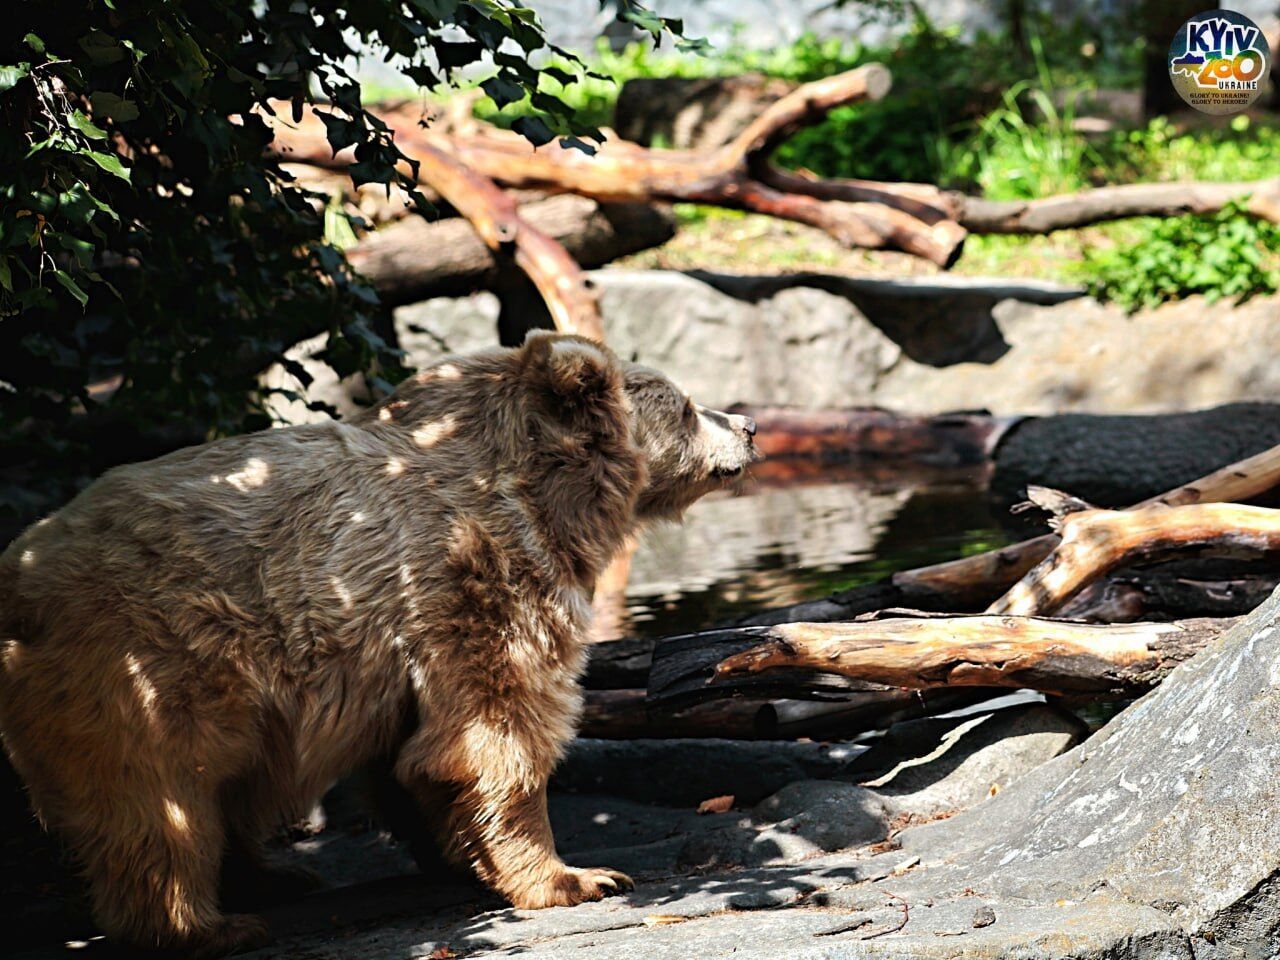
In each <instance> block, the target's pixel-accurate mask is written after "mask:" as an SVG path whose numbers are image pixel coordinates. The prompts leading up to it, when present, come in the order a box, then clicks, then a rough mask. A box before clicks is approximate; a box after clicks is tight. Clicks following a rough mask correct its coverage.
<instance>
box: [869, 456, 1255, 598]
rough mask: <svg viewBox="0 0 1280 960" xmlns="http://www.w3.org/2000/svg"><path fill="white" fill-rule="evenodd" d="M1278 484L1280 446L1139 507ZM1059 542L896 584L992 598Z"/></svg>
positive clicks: (954, 564) (911, 591)
mask: <svg viewBox="0 0 1280 960" xmlns="http://www.w3.org/2000/svg"><path fill="white" fill-rule="evenodd" d="M1277 484H1280V446H1276V447H1271V448H1270V449H1267V450H1264V451H1263V452H1261V453H1258V454H1255V455H1254V456H1252V457H1247V458H1245V459H1244V460H1240V461H1238V462H1236V463H1232V464H1228V465H1227V466H1225V467H1222V468H1221V469H1219V470H1215V471H1214V472H1213V473H1210V474H1208V475H1206V476H1204V477H1201V478H1200V479H1198V480H1193V481H1192V482H1191V483H1188V484H1184V485H1183V486H1181V487H1177V488H1175V489H1173V490H1170V491H1168V492H1167V493H1164V494H1161V495H1160V496H1158V497H1153V498H1151V499H1150V500H1146V501H1143V502H1142V503H1140V504H1138V506H1139V507H1147V506H1154V505H1156V504H1164V505H1166V506H1182V505H1186V504H1193V503H1209V502H1215V501H1216V502H1223V501H1226V502H1231V501H1242V500H1249V499H1251V498H1253V497H1256V496H1258V495H1259V494H1262V493H1266V492H1267V491H1268V490H1270V489H1272V488H1273V487H1275V486H1276V485H1277ZM1057 545H1058V537H1057V535H1056V534H1052V533H1050V534H1045V535H1044V536H1040V537H1035V538H1034V539H1031V540H1024V541H1022V542H1021V543H1015V544H1012V545H1010V546H1007V547H1001V548H1000V549H998V550H988V551H986V552H985V553H979V554H975V555H974V556H972V557H963V558H961V559H959V560H949V561H947V562H945V563H938V564H934V565H932V566H928V567H921V568H919V569H917V570H903V571H900V572H898V573H895V574H894V575H893V577H892V579H891V583H892V585H893V587H894V588H896V589H897V590H899V591H901V592H902V594H903V595H904V596H905V597H907V598H910V599H911V600H912V602H915V599H916V598H918V597H920V596H935V597H945V598H949V600H950V602H951V604H952V606H960V605H962V604H964V603H969V602H975V601H976V602H977V603H987V602H989V601H990V599H991V597H992V596H993V595H998V594H999V592H1000V591H1003V590H1008V589H1009V588H1010V587H1012V586H1013V584H1015V583H1016V582H1017V581H1018V580H1019V579H1021V578H1022V577H1023V576H1024V575H1026V573H1027V572H1028V571H1030V570H1031V568H1032V567H1034V566H1035V565H1036V564H1037V563H1039V562H1040V561H1041V560H1043V559H1044V558H1045V557H1047V556H1048V555H1049V553H1050V552H1051V551H1052V550H1053V548H1054V547H1055V546H1057Z"/></svg>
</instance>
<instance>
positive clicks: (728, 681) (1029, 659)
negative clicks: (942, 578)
mask: <svg viewBox="0 0 1280 960" xmlns="http://www.w3.org/2000/svg"><path fill="white" fill-rule="evenodd" d="M902 614H912V615H909V616H903V615H902ZM1231 622H1232V621H1230V620H1217V619H1199V620H1184V621H1179V622H1176V623H1133V624H1113V625H1098V624H1084V623H1076V622H1072V621H1065V620H1048V619H1042V618H1021V617H1009V616H983V615H978V616H959V617H956V616H942V617H936V616H928V615H922V614H915V613H914V612H912V611H894V610H889V611H884V612H883V613H882V614H881V615H880V617H879V618H876V617H868V618H864V619H861V620H859V621H855V622H852V623H831V624H820V623H790V624H780V625H778V626H773V627H739V628H732V629H728V630H715V631H709V632H706V633H700V634H693V635H690V636H688V637H683V638H679V639H678V640H674V641H672V642H669V643H665V644H662V645H661V646H659V648H658V650H657V651H656V652H655V656H654V663H653V669H652V671H651V673H650V682H649V697H650V700H651V702H653V703H656V704H663V703H665V704H671V705H674V704H677V703H693V702H699V701H702V700H707V699H712V698H716V697H724V696H728V695H730V694H733V693H738V692H742V691H744V690H752V691H759V690H762V689H771V690H773V691H775V692H777V693H778V694H780V695H785V696H798V695H807V694H810V693H811V692H812V690H813V688H814V687H815V686H816V685H818V684H819V683H822V684H829V683H830V682H831V680H832V678H842V679H843V680H844V681H845V682H847V683H855V684H864V685H865V684H873V685H880V686H882V687H890V688H895V687H896V688H905V689H912V690H921V689H928V688H933V687H953V686H978V687H1014V688H1023V687H1025V688H1029V689H1032V690H1039V691H1042V692H1045V693H1051V694H1063V695H1088V696H1091V697H1094V698H1098V699H1107V698H1128V697H1133V696H1137V695H1139V694H1141V693H1143V692H1145V691H1146V690H1148V689H1149V688H1150V687H1151V686H1152V685H1153V684H1155V683H1157V682H1159V680H1160V679H1161V678H1162V677H1163V676H1164V675H1165V674H1166V673H1168V671H1169V670H1171V669H1172V668H1173V667H1174V666H1176V665H1177V664H1178V663H1180V662H1182V661H1183V660H1185V659H1187V658H1188V657H1190V656H1193V655H1195V654H1196V653H1197V652H1199V651H1200V650H1201V649H1203V648H1204V647H1205V646H1206V645H1207V644H1209V643H1210V642H1212V641H1213V639H1214V638H1215V637H1217V636H1218V635H1219V634H1220V633H1221V632H1222V631H1223V630H1224V629H1225V628H1226V626H1227V625H1229V624H1230V623H1231Z"/></svg>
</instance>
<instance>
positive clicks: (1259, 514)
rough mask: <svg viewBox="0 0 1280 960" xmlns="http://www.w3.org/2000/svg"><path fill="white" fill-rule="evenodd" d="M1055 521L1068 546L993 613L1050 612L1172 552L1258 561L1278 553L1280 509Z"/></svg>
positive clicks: (1095, 513) (1100, 513) (1127, 513)
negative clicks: (1112, 575)
mask: <svg viewBox="0 0 1280 960" xmlns="http://www.w3.org/2000/svg"><path fill="white" fill-rule="evenodd" d="M1058 505H1059V506H1064V505H1065V506H1066V507H1067V509H1068V510H1069V512H1065V513H1058V514H1056V515H1055V517H1054V521H1053V522H1054V524H1055V525H1056V527H1057V529H1058V531H1059V533H1060V535H1061V538H1062V542H1061V543H1060V544H1058V546H1057V547H1055V548H1054V550H1053V552H1052V553H1050V554H1049V556H1048V557H1046V558H1045V559H1044V560H1042V561H1041V562H1040V563H1038V564H1037V565H1036V566H1035V568H1034V569H1032V570H1031V571H1030V572H1028V573H1027V574H1026V576H1025V577H1023V578H1022V580H1020V581H1019V582H1018V583H1016V584H1014V586H1013V587H1012V588H1011V589H1010V590H1009V591H1008V592H1007V593H1006V594H1005V595H1004V596H1002V597H1001V598H1000V599H999V600H997V601H996V602H995V603H993V604H992V605H991V606H990V607H989V608H988V610H987V612H988V613H992V614H1016V615H1022V616H1027V615H1031V614H1048V613H1053V612H1054V611H1055V610H1058V609H1059V608H1060V607H1061V606H1062V605H1063V604H1064V603H1066V602H1067V601H1068V600H1070V599H1071V598H1072V597H1074V596H1075V595H1076V594H1077V593H1079V592H1080V590H1082V589H1083V588H1084V587H1085V586H1087V585H1088V584H1090V583H1092V582H1093V581H1095V580H1097V579H1098V578H1100V577H1102V576H1104V575H1105V574H1106V573H1108V572H1109V571H1111V570H1115V569H1116V568H1118V567H1120V566H1132V565H1135V564H1139V563H1151V562H1155V561H1157V560H1163V559H1167V558H1168V557H1169V556H1173V555H1187V554H1190V555H1193V556H1228V557H1256V556H1258V555H1259V554H1262V553H1267V552H1274V551H1276V550H1277V549H1280V510H1272V509H1268V508H1266V507H1250V506H1241V505H1240V504H1235V503H1199V504H1190V505H1186V506H1174V507H1170V506H1165V505H1163V504H1158V505H1155V506H1149V507H1142V508H1139V509H1134V510H1079V509H1076V508H1075V507H1076V505H1075V504H1074V503H1070V502H1067V503H1066V504H1063V503H1062V502H1059V503H1058Z"/></svg>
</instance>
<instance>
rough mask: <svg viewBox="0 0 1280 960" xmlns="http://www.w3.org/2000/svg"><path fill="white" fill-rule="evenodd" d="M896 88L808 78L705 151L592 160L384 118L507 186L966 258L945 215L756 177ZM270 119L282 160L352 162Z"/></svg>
mask: <svg viewBox="0 0 1280 960" xmlns="http://www.w3.org/2000/svg"><path fill="white" fill-rule="evenodd" d="M889 86H890V75H889V71H888V70H887V69H886V68H885V67H883V66H881V65H880V64H867V65H866V66H863V67H859V68H858V69H856V70H850V71H847V72H845V73H840V74H837V75H835V76H833V77H827V78H825V79H823V80H819V81H815V82H814V83H809V84H805V85H804V86H802V87H799V88H797V89H796V90H794V91H792V92H791V93H789V94H788V95H786V96H784V97H782V98H781V99H780V100H778V101H776V102H775V103H773V104H771V105H770V106H768V107H767V108H766V109H765V110H764V111H763V112H762V113H761V114H760V115H759V116H758V117H756V118H755V120H753V121H752V122H751V123H750V124H748V126H747V128H746V129H745V130H743V131H742V132H741V133H740V134H739V135H738V136H736V137H735V138H734V139H733V140H732V141H730V142H729V143H727V144H725V145H724V146H723V147H720V148H718V149H716V150H711V151H701V152H693V151H685V150H650V149H647V148H645V147H641V146H638V145H637V144H634V143H629V142H627V141H625V140H621V139H618V138H617V137H609V138H608V139H607V141H606V142H605V143H604V144H603V145H602V146H601V147H600V148H599V149H598V150H597V151H596V153H595V154H594V155H590V156H589V155H587V154H585V153H583V152H582V151H580V150H576V149H573V148H571V147H568V148H566V147H562V146H560V145H559V144H555V143H551V144H546V145H545V146H542V147H539V148H537V149H535V148H534V147H533V146H532V144H530V143H529V142H528V141H527V140H525V139H524V138H523V137H521V136H519V135H517V134H514V133H511V132H509V131H504V130H499V129H496V128H493V127H491V126H489V125H486V124H477V125H476V128H475V130H474V131H473V132H468V131H467V130H465V129H459V130H455V131H454V132H453V133H443V132H441V131H440V130H438V129H436V128H434V127H431V126H426V127H424V126H423V125H422V123H421V115H420V112H419V115H418V116H415V115H414V114H413V112H412V111H411V110H404V109H401V110H392V111H384V112H383V113H382V114H381V116H382V119H383V120H384V121H385V122H386V123H387V124H388V126H390V127H391V128H392V129H393V130H394V131H395V135H396V142H397V144H398V145H399V146H400V147H401V149H402V150H403V151H404V152H405V153H406V154H407V155H409V156H414V157H416V156H417V155H418V154H419V152H420V151H421V150H422V149H423V148H426V147H430V148H434V149H437V150H440V151H442V152H445V153H448V154H450V155H451V156H453V157H455V158H456V159H457V160H458V161H459V162H461V163H462V164H463V165H464V166H466V167H469V168H470V169H472V170H475V171H477V172H479V173H481V174H484V175H485V176H488V177H490V178H491V179H493V180H494V181H496V182H498V183H501V184H503V185H505V186H508V187H517V188H521V187H522V188H531V189H539V190H546V191H549V192H571V193H578V194H581V195H583V196H589V197H594V198H595V199H597V200H603V201H631V202H638V201H646V202H648V201H655V200H657V201H689V202H694V203H708V204H715V205H719V206H724V207H729V208H732V209H740V210H751V211H755V212H760V213H767V214H769V215H771V216H778V217H784V218H787V219H791V220H796V221H798V222H801V223H807V224H810V225H812V226H815V227H818V228H819V229H822V230H825V231H827V232H828V233H829V234H831V235H832V236H833V237H835V238H836V239H837V240H839V241H840V242H841V243H844V244H846V245H850V246H861V247H868V248H872V249H881V248H885V249H901V250H905V251H907V252H908V253H913V254H915V255H917V256H921V257H924V258H926V259H929V260H931V261H933V262H934V263H937V264H939V265H940V266H944V267H946V266H950V265H951V264H952V263H954V262H955V260H956V258H957V257H958V256H959V254H960V250H961V247H962V244H963V240H964V230H963V229H962V228H960V227H959V226H958V225H957V224H955V223H954V222H953V221H950V220H948V219H947V218H946V217H945V216H933V217H931V220H930V222H925V221H923V220H921V219H919V218H918V217H916V216H914V215H913V214H912V213H910V212H909V211H907V210H903V209H897V208H894V207H892V206H886V205H884V204H881V203H878V202H872V203H865V202H861V201H856V200H854V201H848V200H843V199H841V200H834V201H831V202H826V201H823V200H821V199H818V198H816V197H814V196H813V195H810V194H805V193H789V192H786V191H784V190H779V189H777V188H776V187H774V186H771V185H769V184H767V183H764V182H762V181H760V180H759V179H757V178H756V177H754V176H753V175H752V173H751V168H752V167H753V166H754V165H758V164H759V163H761V162H763V161H764V160H766V159H767V157H768V155H769V154H770V153H772V152H773V150H774V149H775V148H776V146H777V145H778V144H779V143H780V142H781V141H782V140H784V139H785V138H786V137H788V136H790V135H791V134H792V133H794V132H795V131H796V130H797V129H799V128H800V127H801V126H803V125H805V124H811V123H815V122H817V121H818V120H821V119H822V118H823V117H824V116H825V115H826V113H827V112H829V111H830V110H831V109H833V108H835V107H837V106H841V105H844V104H849V103H855V102H858V101H860V100H875V99H879V98H881V97H883V96H884V95H885V94H886V93H887V92H888V90H889ZM278 113H279V115H280V116H285V115H287V111H286V112H279V111H278ZM271 122H272V124H273V127H274V130H275V135H276V136H275V142H274V144H273V150H274V151H275V152H276V153H277V155H279V156H282V157H285V158H288V159H293V160H303V161H306V162H311V163H317V164H323V165H329V166H343V165H345V164H346V163H348V162H349V161H350V159H351V158H350V156H349V152H344V153H339V154H338V155H336V156H335V155H333V152H332V150H330V149H329V146H328V143H327V141H326V140H325V138H324V131H323V128H322V126H321V125H320V123H319V121H318V120H313V119H312V118H310V117H304V119H303V122H302V123H300V124H296V125H295V124H287V123H284V122H283V121H280V120H278V119H273V120H271ZM935 213H936V211H935Z"/></svg>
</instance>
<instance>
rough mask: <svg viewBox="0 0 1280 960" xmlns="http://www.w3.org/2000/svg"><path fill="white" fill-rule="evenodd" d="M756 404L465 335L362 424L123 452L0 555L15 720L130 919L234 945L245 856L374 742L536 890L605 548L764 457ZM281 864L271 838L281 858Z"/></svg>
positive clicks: (526, 903) (587, 896) (56, 826)
mask: <svg viewBox="0 0 1280 960" xmlns="http://www.w3.org/2000/svg"><path fill="white" fill-rule="evenodd" d="M754 433H755V425H754V424H753V423H752V422H751V421H750V420H749V419H747V418H745V417H740V416H729V415H726V414H722V413H717V412H715V411H710V410H706V409H703V408H701V407H699V406H697V405H696V404H694V403H693V402H692V401H691V400H690V399H689V398H688V397H687V396H686V395H685V394H684V393H683V392H681V391H680V390H679V389H678V388H677V387H676V386H675V385H674V384H672V383H671V382H670V381H669V380H668V379H666V378H665V377H664V376H662V375H661V374H659V373H657V372H655V371H652V370H648V369H645V368H643V367H638V366H635V365H625V364H623V363H621V362H620V361H618V359H617V358H616V357H614V356H613V354H612V353H611V352H610V351H609V350H608V349H607V348H605V347H603V346H601V345H599V344H597V343H594V342H592V341H589V340H584V339H581V338H578V337H570V336H556V335H547V334H535V335H532V336H531V337H530V338H529V340H528V341H527V342H526V344H525V345H524V346H523V347H520V348H517V349H501V348H497V349H492V350H486V351H482V352H478V353H474V354H470V355H466V356H460V357H453V358H450V359H447V360H445V361H442V362H440V363H438V364H436V365H435V366H432V367H430V368H429V369H426V370H423V371H422V372H421V373H419V374H417V375H416V376H414V377H412V378H411V379H410V380H408V381H407V382H405V383H404V384H402V385H401V387H400V388H399V389H398V390H397V391H396V392H395V394H394V395H393V396H392V397H390V398H389V399H387V400H386V401H384V402H383V403H381V404H380V405H378V406H376V407H374V408H371V409H370V410H368V411H366V412H364V413H362V414H360V415H359V416H357V417H355V418H353V419H351V420H348V421H345V422H331V423H324V424H311V425H306V426H296V427H289V428H285V429H277V430H268V431H264V432H262V433H257V434H251V435H248V436H241V437H234V438H230V439H225V440H219V441H216V442H213V443H209V444H205V445H204V446H200V447H195V448H191V449H187V450H181V451H178V452H177V453H173V454H170V455H168V456H165V457H161V458H160V459H158V460H153V461H151V462H149V463H142V464H135V465H131V466H126V467H121V468H118V469H116V470H112V471H110V472H109V473H107V474H106V475H104V476H103V477H102V478H101V479H99V480H98V481H97V482H96V483H94V484H93V485H92V486H90V487H89V488H88V489H87V490H85V491H84V492H83V493H82V494H80V495H79V496H78V497H76V498H75V499H74V500H73V501H72V502H71V503H70V504H68V505H67V506H66V507H64V508H63V509H62V510H60V511H59V512H57V513H55V514H54V515H52V516H50V517H48V518H47V519H45V520H42V521H40V522H39V523H37V524H35V525H34V526H32V527H31V528H29V529H28V530H27V531H26V532H24V533H23V534H22V535H21V536H20V537H19V538H18V539H17V540H16V541H14V543H13V544H11V545H10V547H9V548H8V549H7V550H6V551H5V552H4V554H3V555H0V734H2V735H3V738H4V744H5V747H6V748H7V750H8V753H9V756H10V758H11V759H12V761H13V764H14V767H15V768H16V769H17V770H18V772H19V774H20V775H21V776H22V778H23V779H24V780H25V782H26V784H27V787H28V789H29V791H30V797H31V801H32V804H33V806H34V808H35V809H36V810H37V811H38V813H39V815H40V817H41V818H42V820H43V822H44V823H45V824H47V825H48V827H50V828H51V829H53V830H54V831H56V832H57V833H58V834H60V835H61V836H62V837H63V838H64V839H65V841H66V842H67V843H68V845H69V846H70V848H71V850H72V851H73V852H74V854H75V855H76V856H77V858H78V859H79V861H80V862H81V863H82V864H83V867H84V870H85V872H86V874H87V878H88V881H89V884H90V894H91V900H92V905H93V909H94V911H95V916H96V918H97V920H98V921H99V923H100V925H101V926H102V928H103V930H104V931H105V932H106V933H107V934H108V935H110V936H111V937H113V938H117V939H119V940H122V941H126V942H129V943H132V944H136V945H143V946H153V947H167V948H178V949H181V950H185V951H188V952H190V953H193V954H195V955H201V956H214V955H220V954H224V953H228V952H232V951H235V950H241V949H247V948H251V947H254V946H257V945H260V944H261V943H263V942H265V940H266V927H265V924H264V923H263V922H262V921H261V920H260V919H259V918H257V917H253V916H247V915H224V914H223V913H222V912H221V911H220V909H219V904H218V883H219V875H220V866H221V861H222V860H223V858H224V855H225V854H227V853H228V852H231V851H238V852H239V854H242V855H245V856H248V857H253V856H255V855H256V853H257V852H259V851H260V844H261V841H262V838H263V837H264V835H265V834H267V833H269V831H270V829H271V828H272V826H273V825H275V824H277V823H278V822H280V821H281V820H282V819H283V818H286V817H291V816H295V815H297V814H299V813H301V812H303V811H305V810H307V809H308V808H309V807H310V805H311V804H312V803H314V802H315V800H316V799H317V798H318V797H319V796H320V795H321V794H322V793H323V791H324V790H325V789H326V788H327V787H328V786H329V785H330V784H332V783H333V782H334V780H335V779H336V778H338V777H340V776H342V775H344V774H345V773H347V772H349V771H351V770H352V769H353V768H355V767H357V766H359V765H361V764H362V763H364V762H366V761H367V760H369V758H371V757H373V756H375V755H388V754H390V755H392V756H394V767H393V769H394V773H395V776H396V779H397V780H398V781H399V782H400V783H401V784H403V785H404V786H405V787H406V788H407V789H408V791H409V792H410V793H411V794H412V795H413V797H414V798H415V799H416V800H417V801H418V804H419V806H420V807H421V809H422V812H423V815H424V816H425V817H426V818H427V819H428V821H429V823H430V825H431V830H432V832H433V834H434V835H435V836H436V837H437V839H438V841H439V843H440V845H441V848H442V850H443V852H444V853H445V855H446V857H448V858H449V859H450V860H451V861H453V862H455V863H458V864H464V865H466V866H467V867H469V868H471V869H473V870H474V871H475V872H476V874H478V876H479V877H480V878H481V879H482V880H483V881H484V882H486V883H487V884H489V885H490V886H491V887H492V888H493V889H494V890H496V891H498V892H499V893H500V894H502V895H503V896H504V897H506V898H507V899H508V900H510V901H511V903H513V904H515V905H516V906H519V907H543V906H548V905H553V904H574V903H578V902H581V901H584V900H592V899H596V898H599V897H601V896H605V895H607V894H610V893H614V892H617V891H619V890H621V889H623V888H625V887H627V886H628V885H629V884H630V881H629V879H628V878H627V877H626V876H625V875H623V874H621V873H618V872H617V871H614V870H609V869H604V868H600V869H579V868H574V867H569V866H566V865H565V864H564V863H563V862H562V861H561V860H560V859H559V858H558V857H557V856H556V852H555V846H554V843H553V841H552V837H551V828H550V825H549V823H548V820H547V811H546V787H547V779H548V777H549V775H550V773H551V771H552V768H553V767H554V766H555V763H556V761H557V758H558V757H559V756H560V754H561V751H562V749H563V748H564V746H565V744H566V742H567V741H568V740H569V739H570V738H571V737H572V736H573V734H574V728H575V724H576V721H577V719H578V716H579V712H580V708H581V694H580V691H579V688H578V683H577V681H578V678H579V675H580V674H581V672H582V670H583V666H584V661H585V651H584V637H585V636H586V631H587V629H588V624H587V623H586V618H587V616H588V610H589V607H590V596H591V590H592V586H593V583H594V581H595V578H596V575H597V574H598V573H599V572H600V571H601V569H602V568H603V567H604V566H605V564H606V562H607V561H608V560H609V559H610V557H611V555H612V554H613V553H614V552H615V551H616V550H617V549H618V547H619V546H620V544H621V543H622V542H623V540H624V538H625V537H627V536H628V534H629V533H631V532H632V531H634V530H635V529H636V528H637V526H638V525H640V524H643V523H644V522H645V521H647V520H650V519H653V518H662V517H675V516H677V515H679V514H680V512H681V511H682V510H683V509H684V508H685V507H687V506H688V505H689V504H690V503H692V502H693V501H694V500H696V499H697V498H698V497H700V496H702V495H703V494H705V493H707V492H709V491H711V490H714V489H716V488H718V487H721V486H723V485H725V484H726V483H727V482H729V481H730V480H732V478H734V477H737V476H739V475H740V474H742V472H743V471H744V469H745V468H746V467H747V465H748V464H749V463H750V462H751V461H752V460H753V459H754V458H755V456H756V454H755V451H754V446H753V444H752V439H751V438H752V436H753V435H754ZM263 866H264V868H265V865H263Z"/></svg>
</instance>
